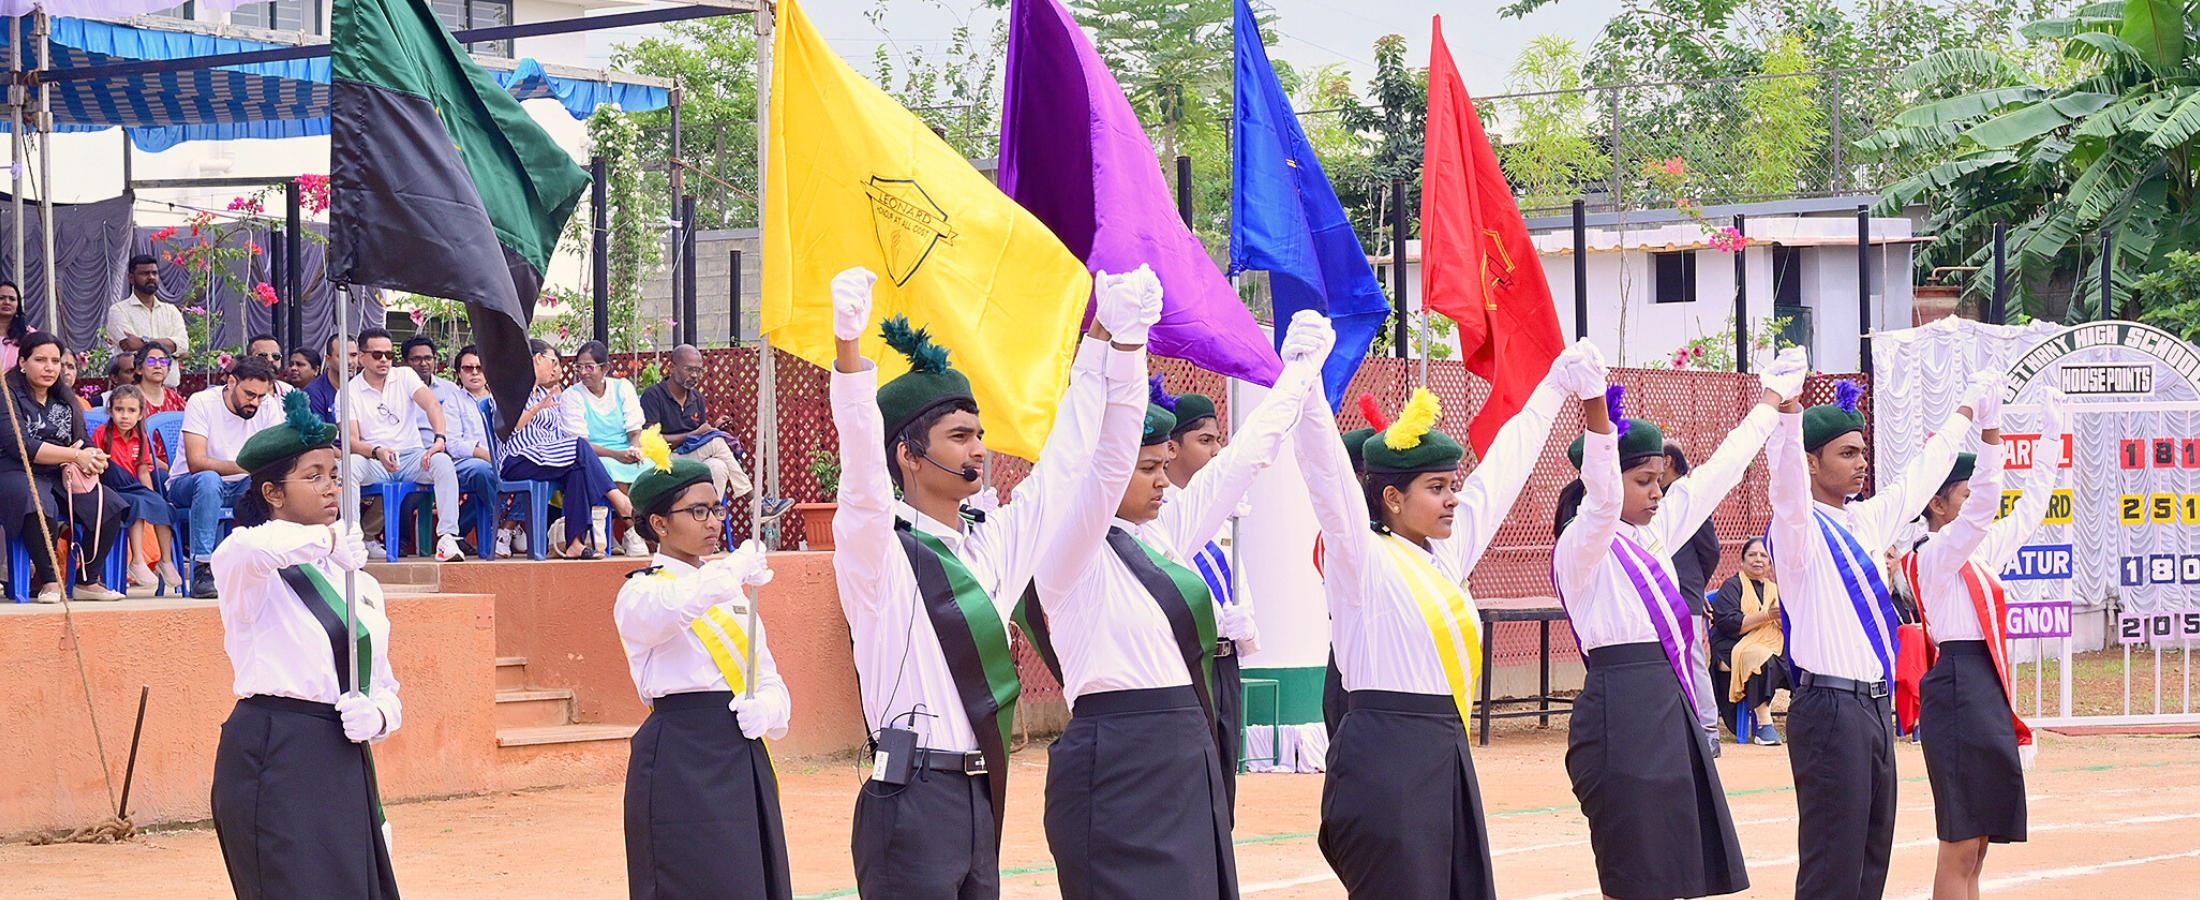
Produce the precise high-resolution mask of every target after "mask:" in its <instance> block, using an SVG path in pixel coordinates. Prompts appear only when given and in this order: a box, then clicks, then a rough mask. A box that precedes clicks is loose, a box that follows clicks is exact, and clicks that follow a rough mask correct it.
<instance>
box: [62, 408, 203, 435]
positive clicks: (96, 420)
mask: <svg viewBox="0 0 2200 900" xmlns="http://www.w3.org/2000/svg"><path fill="white" fill-rule="evenodd" d="M177 415H182V413H177ZM105 424H107V411H106V410H104V409H88V410H85V411H84V431H85V433H86V434H87V435H88V434H90V433H91V431H92V429H94V428H98V427H99V426H101V425H105Z"/></svg>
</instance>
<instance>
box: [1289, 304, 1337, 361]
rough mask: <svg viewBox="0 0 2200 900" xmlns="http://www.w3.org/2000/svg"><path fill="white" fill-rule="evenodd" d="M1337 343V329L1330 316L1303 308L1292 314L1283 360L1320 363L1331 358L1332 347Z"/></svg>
mask: <svg viewBox="0 0 2200 900" xmlns="http://www.w3.org/2000/svg"><path fill="white" fill-rule="evenodd" d="M1336 345H1337V330H1336V329H1335V328H1334V327H1331V326H1330V324H1329V317H1327V316H1324V315H1322V314H1321V313H1318V312H1315V311H1313V310H1311V309H1302V310H1299V311H1298V312H1296V313H1293V314H1292V316H1291V326H1290V330H1288V331H1286V332H1284V334H1283V361H1284V362H1287V363H1294V362H1300V361H1302V360H1313V361H1315V362H1317V363H1319V362H1321V361H1323V360H1327V359H1328V358H1329V350H1330V348H1332V347H1335V346H1336Z"/></svg>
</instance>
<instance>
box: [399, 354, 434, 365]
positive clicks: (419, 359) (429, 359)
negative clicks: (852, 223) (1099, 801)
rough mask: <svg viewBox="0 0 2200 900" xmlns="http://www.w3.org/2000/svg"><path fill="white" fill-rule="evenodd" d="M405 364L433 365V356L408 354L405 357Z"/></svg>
mask: <svg viewBox="0 0 2200 900" xmlns="http://www.w3.org/2000/svg"><path fill="white" fill-rule="evenodd" d="M405 365H408V366H418V365H430V366H432V365H435V357H433V356H408V357H406V358H405Z"/></svg>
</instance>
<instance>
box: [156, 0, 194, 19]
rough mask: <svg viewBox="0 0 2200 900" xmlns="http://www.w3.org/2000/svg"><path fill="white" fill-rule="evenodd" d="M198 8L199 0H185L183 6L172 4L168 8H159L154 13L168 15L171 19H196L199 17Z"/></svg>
mask: <svg viewBox="0 0 2200 900" xmlns="http://www.w3.org/2000/svg"><path fill="white" fill-rule="evenodd" d="M197 8H198V0H184V2H183V5H181V6H171V7H168V8H167V9H163V10H157V11H155V12H154V13H153V15H156V16H167V17H168V18H171V19H196V18H198V15H197V12H198V9H197Z"/></svg>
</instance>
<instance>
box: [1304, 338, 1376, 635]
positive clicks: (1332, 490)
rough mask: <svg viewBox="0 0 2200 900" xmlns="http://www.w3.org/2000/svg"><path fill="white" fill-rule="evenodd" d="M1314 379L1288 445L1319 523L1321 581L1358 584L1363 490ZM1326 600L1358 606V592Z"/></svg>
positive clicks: (1362, 560) (1363, 547) (1364, 532)
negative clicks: (1291, 449) (1294, 455)
mask: <svg viewBox="0 0 2200 900" xmlns="http://www.w3.org/2000/svg"><path fill="white" fill-rule="evenodd" d="M1327 393H1328V392H1327V391H1326V390H1325V389H1324V388H1323V386H1322V383H1321V381H1320V380H1318V379H1317V380H1316V381H1315V382H1314V384H1313V386H1312V387H1311V388H1309V389H1308V390H1307V393H1306V398H1305V399H1304V400H1303V401H1301V403H1302V404H1303V406H1302V407H1301V409H1300V414H1299V424H1298V427H1296V428H1293V429H1292V430H1291V443H1292V448H1293V450H1294V451H1295V452H1296V455H1297V457H1298V461H1299V475H1300V477H1302V478H1304V479H1305V480H1306V494H1307V499H1308V500H1310V501H1312V502H1313V505H1314V523H1315V524H1316V525H1317V526H1319V527H1320V528H1321V533H1322V534H1321V538H1322V564H1321V569H1322V580H1323V581H1326V582H1328V583H1330V584H1359V583H1360V579H1361V577H1362V576H1363V575H1364V574H1365V573H1366V571H1367V566H1368V548H1369V543H1368V542H1369V540H1371V538H1372V535H1371V534H1370V533H1369V530H1368V514H1367V499H1366V494H1365V493H1364V492H1362V491H1361V489H1360V480H1359V478H1357V477H1355V476H1354V475H1353V474H1352V460H1351V458H1349V457H1347V456H1345V452H1344V442H1343V441H1341V440H1339V439H1338V436H1337V417H1336V416H1335V415H1334V414H1332V413H1331V412H1330V411H1329V397H1328V396H1327ZM1328 596H1329V601H1330V602H1331V603H1336V602H1339V601H1343V602H1346V603H1351V604H1354V605H1357V604H1358V603H1359V602H1360V600H1361V597H1360V592H1359V591H1338V590H1332V591H1329V592H1328Z"/></svg>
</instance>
